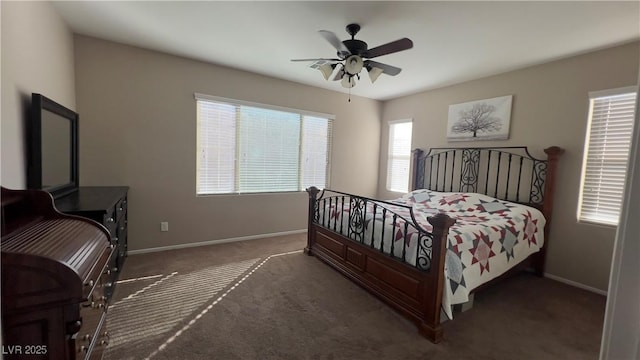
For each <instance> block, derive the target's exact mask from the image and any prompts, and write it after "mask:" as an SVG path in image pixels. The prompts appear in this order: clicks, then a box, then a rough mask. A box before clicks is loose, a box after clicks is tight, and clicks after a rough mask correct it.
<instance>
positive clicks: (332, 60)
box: [291, 59, 341, 62]
mask: <svg viewBox="0 0 640 360" xmlns="http://www.w3.org/2000/svg"><path fill="white" fill-rule="evenodd" d="M291 61H331V62H334V61H341V60H340V59H291Z"/></svg>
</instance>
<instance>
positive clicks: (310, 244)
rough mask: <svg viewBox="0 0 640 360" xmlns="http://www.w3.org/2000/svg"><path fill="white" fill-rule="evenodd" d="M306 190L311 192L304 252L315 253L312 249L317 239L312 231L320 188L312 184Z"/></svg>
mask: <svg viewBox="0 0 640 360" xmlns="http://www.w3.org/2000/svg"><path fill="white" fill-rule="evenodd" d="M306 191H307V193H308V194H309V214H308V219H307V246H306V247H305V248H304V253H305V254H307V255H313V254H312V252H311V250H312V248H313V241H314V240H315V239H314V236H315V232H313V231H311V226H312V225H313V218H314V217H315V213H316V202H317V201H318V193H319V192H320V190H319V189H318V188H317V187H315V186H312V187H310V188H307V189H306Z"/></svg>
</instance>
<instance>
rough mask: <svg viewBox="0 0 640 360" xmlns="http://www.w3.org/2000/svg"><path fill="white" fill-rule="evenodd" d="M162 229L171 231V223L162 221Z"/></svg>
mask: <svg viewBox="0 0 640 360" xmlns="http://www.w3.org/2000/svg"><path fill="white" fill-rule="evenodd" d="M160 231H169V223H168V222H166V221H163V222H161V223H160Z"/></svg>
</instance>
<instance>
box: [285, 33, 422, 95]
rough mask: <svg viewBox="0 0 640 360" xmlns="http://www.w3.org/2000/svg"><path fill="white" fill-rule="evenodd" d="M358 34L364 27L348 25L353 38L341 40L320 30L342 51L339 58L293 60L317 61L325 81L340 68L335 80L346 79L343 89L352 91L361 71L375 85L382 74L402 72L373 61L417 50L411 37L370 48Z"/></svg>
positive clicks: (338, 54)
mask: <svg viewBox="0 0 640 360" xmlns="http://www.w3.org/2000/svg"><path fill="white" fill-rule="evenodd" d="M358 31H360V25H358V24H349V25H347V33H349V35H351V39H347V40H344V41H340V39H338V37H337V36H336V34H334V33H332V32H331V31H328V30H320V31H318V32H319V33H320V35H322V37H324V38H325V40H327V41H328V42H329V43H330V44H331V45H333V47H335V48H336V50H337V51H338V52H337V58H331V59H322V58H321V59H293V60H291V61H315V62H316V64H317V66H315V67H316V68H317V69H318V70H320V71H321V72H322V75H323V76H324V78H325V80H329V77H331V74H333V71H334V70H335V69H336V68H338V72H337V73H336V75H335V76H334V78H333V80H336V81H337V80H341V79H342V86H343V87H345V88H349V89H350V88H352V87H354V86H356V81H355V78H358V80H360V71H361V70H362V69H363V68H366V69H367V72H368V73H369V78H370V79H371V82H372V83H374V82H375V81H376V80H377V79H378V77H379V76H380V74H387V75H391V76H396V75H398V74H399V73H400V71H402V69H400V68H398V67H395V66H391V65H387V64H383V63H379V62H377V61H373V60H369V59H373V58H376V57H378V56H382V55H387V54H392V53H395V52H398V51H403V50H408V49H411V48H412V47H413V41H411V40H410V39H407V38H402V39H400V40H396V41H392V42H390V43H386V44H384V45H380V46H377V47H374V48H372V49H369V48H368V45H367V43H366V42H364V41H361V40H356V39H355V35H356V34H357V33H358ZM312 67H314V66H312Z"/></svg>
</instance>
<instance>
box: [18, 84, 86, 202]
mask: <svg viewBox="0 0 640 360" xmlns="http://www.w3.org/2000/svg"><path fill="white" fill-rule="evenodd" d="M28 149H29V150H28V166H27V187H28V188H29V189H41V190H45V191H48V192H49V193H51V195H52V196H53V197H54V198H59V197H62V196H64V195H67V194H70V193H72V192H75V191H77V190H78V185H79V179H78V114H77V113H76V112H75V111H73V110H70V109H68V108H66V107H64V106H63V105H60V104H58V103H57V102H55V101H53V100H51V99H49V98H47V97H45V96H43V95H41V94H37V93H33V94H32V95H31V114H30V119H29V126H28Z"/></svg>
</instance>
